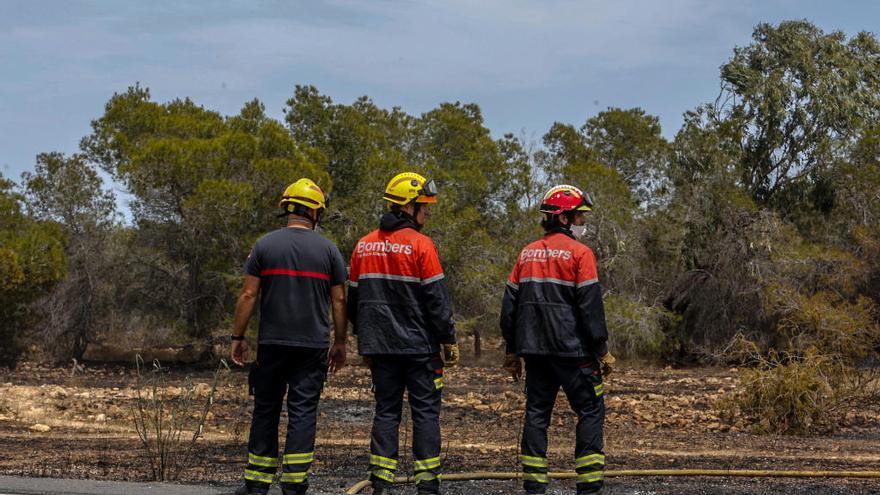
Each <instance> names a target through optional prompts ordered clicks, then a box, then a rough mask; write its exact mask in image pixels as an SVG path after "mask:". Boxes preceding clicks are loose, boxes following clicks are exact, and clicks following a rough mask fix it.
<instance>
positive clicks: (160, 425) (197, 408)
mask: <svg viewBox="0 0 880 495" xmlns="http://www.w3.org/2000/svg"><path fill="white" fill-rule="evenodd" d="M224 370H226V371H228V370H229V367H228V366H227V365H226V361H223V360H221V362H220V365H219V366H218V367H217V371H215V372H214V379H213V381H212V383H211V386H210V389H209V390H204V389H203V388H202V387H197V386H196V385H195V384H193V383H192V380H191V379H190V377H186V380H185V383H184V385H183V387H180V388H177V387H169V386H168V380H167V371H168V370H167V369H166V368H163V367H162V366H161V364H159V361H153V369H152V370H151V371H150V372H149V373H146V372H145V371H144V361H143V359H142V358H141V357H140V356H137V383H136V385H135V390H136V392H137V397H136V398H135V401H134V403H133V405H132V409H133V411H132V412H133V417H134V427H135V431H136V432H137V435H138V438H139V439H140V443H141V446H142V447H143V450H144V456H145V457H146V458H147V461H148V462H149V465H150V471H151V473H152V476H153V479H154V480H156V481H166V480H176V479H177V478H178V477H179V476H180V473H181V472H182V471H183V469H185V468H186V467H187V466H188V464H189V462H191V461H192V453H193V449H194V448H195V446H196V442H197V441H198V439H199V438H201V437H202V435H203V434H204V430H205V422H206V420H207V417H208V413H209V412H210V410H211V406H212V405H213V404H214V394H215V393H216V391H217V384H218V381H219V379H220V377H221V373H222V372H223V371H224ZM202 395H204V397H202Z"/></svg>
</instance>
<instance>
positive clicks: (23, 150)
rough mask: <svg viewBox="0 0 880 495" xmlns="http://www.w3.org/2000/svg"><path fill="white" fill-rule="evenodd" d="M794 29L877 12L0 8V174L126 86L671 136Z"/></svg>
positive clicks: (879, 19) (865, 22)
mask: <svg viewBox="0 0 880 495" xmlns="http://www.w3.org/2000/svg"><path fill="white" fill-rule="evenodd" d="M800 18H806V19H808V20H810V21H812V22H814V23H816V24H818V25H819V26H820V27H822V28H823V29H825V30H826V31H830V30H835V29H841V30H843V31H845V32H846V33H847V34H848V35H853V34H855V33H856V32H858V31H862V30H866V31H873V32H878V31H880V2H876V1H870V0H862V1H849V2H847V1H838V2H830V1H793V0H764V1H756V0H744V1H739V2H730V1H701V0H671V1H659V0H658V1H632V0H617V1H548V0H542V1H538V0H535V1H531V2H526V1H495V0H480V1H457V0H456V1H444V2H440V1H437V2H427V1H396V2H395V1H366V0H361V1H355V0H349V1H346V0H334V1H326V2H299V1H280V0H275V1H255V0H251V1H244V0H242V1H229V2H223V1H217V0H214V1H189V2H183V1H176V2H166V1H120V0H114V1H97V0H95V1H84V0H58V1H41V0H25V1H20V0H0V67H2V77H0V170H2V172H3V174H4V175H6V176H7V177H10V178H13V179H14V180H18V179H19V176H20V174H21V172H22V171H24V170H31V169H32V168H33V164H34V156H35V155H36V154H37V153H39V152H43V151H62V152H66V153H70V152H74V151H76V150H77V147H78V143H79V139H80V138H81V137H82V136H84V135H86V134H87V133H88V132H89V130H90V128H89V121H90V120H91V119H93V118H95V117H97V116H99V115H100V114H101V112H102V110H103V105H104V103H105V102H106V101H107V100H108V99H109V98H110V96H111V95H112V94H113V93H114V92H119V91H124V90H125V89H126V88H127V87H128V86H130V85H132V84H134V83H135V82H137V81H139V82H140V83H141V84H142V85H143V86H147V87H149V88H150V89H151V90H152V94H153V96H154V98H155V99H156V100H158V101H166V100H169V99H172V98H175V97H185V96H189V97H191V98H192V99H193V100H195V101H196V102H197V103H199V104H202V105H205V106H206V107H208V108H211V109H215V110H218V111H220V112H222V113H224V114H233V113H236V112H237V111H238V110H239V109H240V108H241V105H242V104H243V103H244V102H245V101H247V100H250V99H251V98H253V97H258V98H260V99H261V100H262V101H263V102H264V103H265V105H266V107H267V110H268V112H269V113H270V115H272V116H274V117H277V118H281V117H282V109H283V108H284V104H285V101H286V99H287V98H288V97H289V96H290V95H291V94H292V93H293V87H294V85H295V84H313V85H315V86H317V87H318V89H319V90H320V91H322V92H323V93H326V94H328V95H330V96H331V97H332V98H333V99H334V100H335V101H338V102H344V103H350V102H352V101H353V100H354V99H355V98H356V97H357V96H359V95H364V94H366V95H369V96H370V97H372V98H373V99H374V100H375V101H376V102H377V104H379V105H381V106H386V107H390V106H400V107H402V108H403V109H404V110H405V111H407V112H410V113H413V114H418V113H421V112H424V111H426V110H429V109H431V108H433V107H435V106H437V105H438V104H439V103H441V102H444V101H456V100H459V101H463V102H476V103H478V104H479V105H480V107H481V108H482V109H483V114H484V116H485V119H486V124H487V126H488V127H489V128H490V129H491V130H492V132H493V134H494V135H496V136H501V135H502V134H504V133H506V132H514V133H516V134H520V133H523V132H524V133H525V135H526V136H528V137H530V138H533V139H535V140H539V139H540V137H541V135H542V134H543V133H544V132H546V130H547V129H548V128H549V126H550V125H551V124H552V123H553V122H554V121H562V122H568V123H573V124H576V125H578V126H579V125H581V124H582V123H583V122H584V121H585V120H586V119H587V118H588V117H590V116H592V115H595V114H596V112H598V111H600V110H602V109H604V108H606V107H608V106H619V107H632V106H641V107H642V108H644V109H645V110H646V111H647V112H649V113H652V114H655V115H659V116H660V119H661V123H662V125H663V129H664V134H665V135H667V136H668V137H671V136H673V135H674V134H675V131H676V130H677V129H678V127H679V126H680V125H681V114H682V113H683V112H684V111H686V110H688V109H691V108H693V107H695V106H696V105H698V104H700V103H702V102H705V101H710V100H712V99H714V98H715V96H716V95H717V93H718V67H719V65H721V64H722V63H724V62H725V61H726V60H727V59H728V58H729V57H730V56H731V54H732V51H733V48H734V46H737V45H744V44H747V43H748V42H749V40H750V35H751V31H752V28H753V27H754V26H755V25H756V24H757V23H759V22H772V23H776V22H779V21H780V20H785V19H800Z"/></svg>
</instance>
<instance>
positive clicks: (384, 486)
mask: <svg viewBox="0 0 880 495" xmlns="http://www.w3.org/2000/svg"><path fill="white" fill-rule="evenodd" d="M370 486H372V487H373V495H382V494H385V493H388V492H390V491H391V490H389V489H388V487H389V486H391V483H388V482H387V481H385V480H380V479H373V480H371V481H370Z"/></svg>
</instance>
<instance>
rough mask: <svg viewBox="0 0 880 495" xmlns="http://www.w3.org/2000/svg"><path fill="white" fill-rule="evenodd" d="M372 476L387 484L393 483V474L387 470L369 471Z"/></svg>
mask: <svg viewBox="0 0 880 495" xmlns="http://www.w3.org/2000/svg"><path fill="white" fill-rule="evenodd" d="M370 472H371V473H372V474H373V475H374V476H376V477H377V478H379V479H383V480H385V481H387V482H389V483H394V473H392V472H391V471H389V470H387V469H373V470H372V471H370Z"/></svg>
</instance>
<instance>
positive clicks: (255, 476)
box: [244, 469, 275, 485]
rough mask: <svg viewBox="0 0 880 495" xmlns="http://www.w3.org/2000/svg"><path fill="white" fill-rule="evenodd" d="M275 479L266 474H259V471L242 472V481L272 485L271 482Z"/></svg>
mask: <svg viewBox="0 0 880 495" xmlns="http://www.w3.org/2000/svg"><path fill="white" fill-rule="evenodd" d="M274 478H275V475H272V474H268V473H261V472H259V471H253V470H251V469H245V470H244V479H246V480H248V481H259V482H260V483H269V484H270V485H271V484H272V480H273V479H274Z"/></svg>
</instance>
